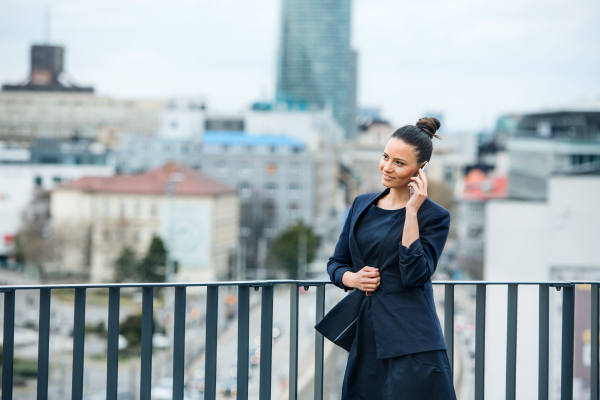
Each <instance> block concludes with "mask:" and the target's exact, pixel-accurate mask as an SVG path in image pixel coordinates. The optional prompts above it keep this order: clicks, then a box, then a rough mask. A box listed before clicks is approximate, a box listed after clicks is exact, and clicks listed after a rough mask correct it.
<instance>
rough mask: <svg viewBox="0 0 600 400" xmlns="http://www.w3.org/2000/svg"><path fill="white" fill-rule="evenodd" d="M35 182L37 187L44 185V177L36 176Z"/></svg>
mask: <svg viewBox="0 0 600 400" xmlns="http://www.w3.org/2000/svg"><path fill="white" fill-rule="evenodd" d="M33 182H34V183H35V186H36V187H41V186H42V177H41V176H36V177H35V179H34V180H33Z"/></svg>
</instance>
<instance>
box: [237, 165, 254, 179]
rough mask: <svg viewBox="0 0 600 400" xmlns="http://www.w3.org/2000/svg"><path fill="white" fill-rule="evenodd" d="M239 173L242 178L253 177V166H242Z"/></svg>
mask: <svg viewBox="0 0 600 400" xmlns="http://www.w3.org/2000/svg"><path fill="white" fill-rule="evenodd" d="M239 171H240V175H241V176H250V175H252V166H250V164H242V165H240V166H239Z"/></svg>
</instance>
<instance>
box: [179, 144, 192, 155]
mask: <svg viewBox="0 0 600 400" xmlns="http://www.w3.org/2000/svg"><path fill="white" fill-rule="evenodd" d="M189 152H190V147H189V146H185V145H184V146H181V153H183V154H187V153H189Z"/></svg>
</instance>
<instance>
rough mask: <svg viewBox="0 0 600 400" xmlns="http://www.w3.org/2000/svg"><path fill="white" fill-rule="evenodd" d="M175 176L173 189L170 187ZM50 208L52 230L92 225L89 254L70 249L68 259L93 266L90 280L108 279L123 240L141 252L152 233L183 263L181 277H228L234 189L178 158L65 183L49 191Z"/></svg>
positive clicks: (78, 266)
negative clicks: (133, 172)
mask: <svg viewBox="0 0 600 400" xmlns="http://www.w3.org/2000/svg"><path fill="white" fill-rule="evenodd" d="M170 180H172V181H174V182H175V192H174V194H173V195H172V196H168V195H167V194H166V187H167V184H168V183H169V181H170ZM51 214H52V219H53V226H54V229H55V230H63V231H64V230H69V231H71V232H73V234H75V235H82V234H84V233H85V232H89V234H90V238H89V240H90V243H91V246H90V252H91V254H89V255H87V256H86V255H84V254H82V252H81V249H71V250H70V251H66V252H65V254H64V260H63V265H64V268H65V269H67V270H72V271H75V272H81V271H82V270H85V269H86V268H89V270H88V273H89V276H90V280H91V281H92V282H102V281H111V280H112V279H113V274H114V269H113V266H114V261H115V260H116V258H117V257H118V256H119V254H120V253H121V251H122V249H123V247H124V246H130V247H131V248H133V249H134V251H136V252H137V253H138V255H139V256H142V255H143V254H145V252H146V251H147V249H148V246H149V244H150V242H151V240H152V238H153V236H154V235H158V236H160V238H161V239H162V240H163V241H164V242H165V246H166V247H167V249H168V250H170V251H171V254H172V257H173V259H175V260H177V262H178V263H179V273H178V275H177V276H176V277H175V279H176V280H181V281H207V280H208V281H210V280H215V279H225V278H226V276H227V274H228V267H229V265H230V260H231V255H232V252H233V251H234V249H235V247H236V244H237V238H238V230H239V224H238V220H239V204H238V197H237V193H236V190H235V189H234V188H232V187H229V186H227V185H224V184H222V183H219V182H216V181H214V180H212V179H210V178H209V177H207V176H206V175H204V174H201V173H200V172H198V171H195V170H193V169H192V168H189V167H185V166H181V165H176V164H168V165H166V166H164V167H161V168H157V169H154V170H151V171H148V172H145V173H142V174H137V175H117V176H114V177H110V178H92V177H86V178H82V179H80V180H77V181H74V182H71V183H69V184H67V185H64V186H61V187H59V188H57V189H56V190H55V191H54V192H53V193H52V198H51ZM85 259H89V260H90V264H91V265H85Z"/></svg>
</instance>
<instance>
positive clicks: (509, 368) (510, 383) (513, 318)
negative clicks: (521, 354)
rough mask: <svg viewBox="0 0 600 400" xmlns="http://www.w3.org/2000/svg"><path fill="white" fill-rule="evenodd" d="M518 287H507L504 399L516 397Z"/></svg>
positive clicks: (513, 399) (508, 399)
mask: <svg viewBox="0 0 600 400" xmlns="http://www.w3.org/2000/svg"><path fill="white" fill-rule="evenodd" d="M517 296H518V286H517V285H512V284H511V285H508V304H507V321H506V322H507V323H506V399H507V400H515V398H516V396H517V304H518V297H517Z"/></svg>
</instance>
